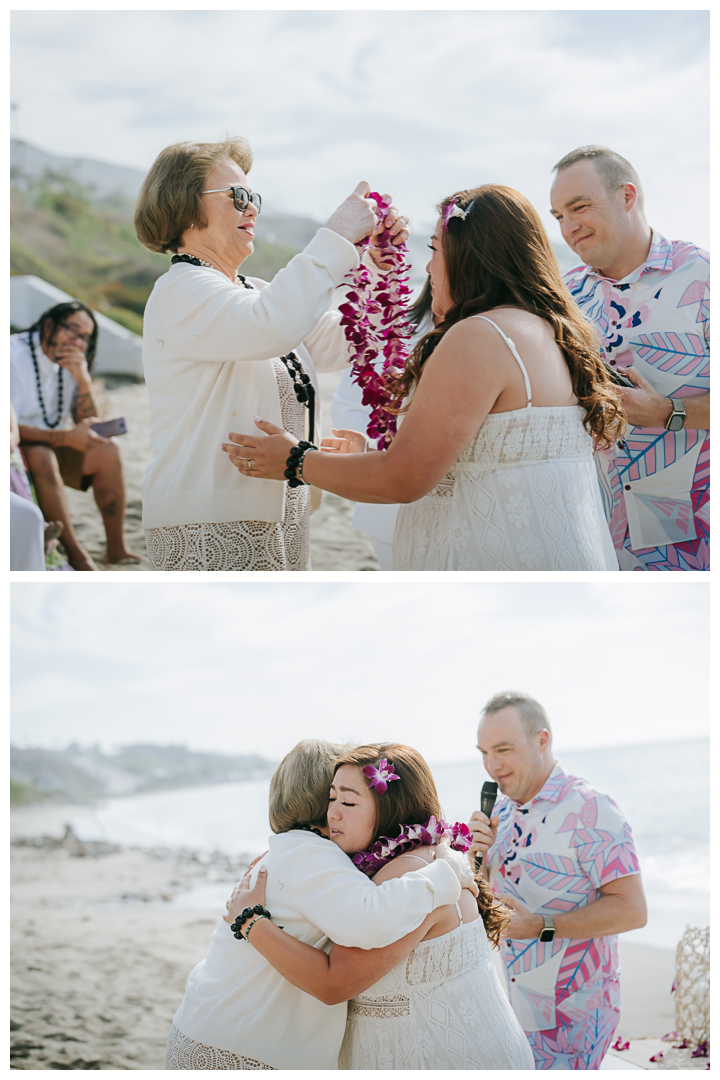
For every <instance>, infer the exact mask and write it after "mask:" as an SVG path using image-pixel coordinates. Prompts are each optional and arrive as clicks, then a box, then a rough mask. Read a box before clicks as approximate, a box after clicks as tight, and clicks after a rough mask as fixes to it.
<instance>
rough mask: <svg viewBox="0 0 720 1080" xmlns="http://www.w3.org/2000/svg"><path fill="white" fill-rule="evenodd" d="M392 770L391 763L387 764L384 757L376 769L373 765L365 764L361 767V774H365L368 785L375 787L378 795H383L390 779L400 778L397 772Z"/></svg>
mask: <svg viewBox="0 0 720 1080" xmlns="http://www.w3.org/2000/svg"><path fill="white" fill-rule="evenodd" d="M392 770H393V767H392V765H388V763H387V761H386V760H385V758H383V759H382V761H381V762H380V764H379V765H378V767H377V769H376V768H375V766H374V765H366V766H365V768H364V769H363V776H367V778H368V780H369V783H368V787H371V788H375V790H376V791H377V793H378V795H384V794H385V792H386V791H387V786H388V784H389V783H390V781H391V780H399V779H400V777H399V776H398V774H397V773H394V772H393V771H392Z"/></svg>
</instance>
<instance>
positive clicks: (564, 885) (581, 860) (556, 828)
mask: <svg viewBox="0 0 720 1080" xmlns="http://www.w3.org/2000/svg"><path fill="white" fill-rule="evenodd" d="M493 814H497V815H498V816H499V818H500V822H499V825H498V833H497V839H496V841H495V843H494V844H493V846H492V847H491V848H490V850H489V852H488V872H489V875H490V883H491V885H492V889H493V892H494V893H495V894H496V895H498V896H500V895H506V896H509V897H511V898H515V899H517V900H519V901H520V902H521V903H523V904H524V905H525V906H526V907H528V908H529V909H530V910H531V911H532V912H533V913H534V914H536V915H557V914H561V913H565V912H568V911H575V910H576V909H577V908H579V907H583V906H584V905H586V904H590V903H592V902H593V901H594V900H597V898H598V897H599V896H600V886H601V885H604V884H606V882H608V881H614V880H615V879H616V878H620V877H626V876H627V875H629V874H638V873H639V872H640V865H639V863H638V859H637V854H636V852H635V846H634V844H633V839H632V833H631V831H630V826H629V825H628V823H627V821H625V819H624V817H623V815H622V813H621V812H620V810H619V809H618V807H617V806H616V805H615V803H614V802H613V800H612V799H611V798H609V797H608V796H607V795H602V794H600V792H598V791H595V789H594V788H592V787H590V785H589V784H588V783H587V782H586V781H585V780H581V779H580V778H579V777H577V776H569V775H568V774H567V773H565V772H564V771H563V769H562V768H561V767H560V766H559V765H556V766H555V768H554V769H553V771H552V772H551V773H550V776H549V777H548V778H547V780H546V781H545V783H544V785H543V787H542V788H541V790H540V791H539V792H538V793H537V795H536V796H535V798H534V799H531V800H530V802H528V803H525V804H524V805H520V804H518V803H516V802H514V801H513V800H512V799H508V798H507V797H506V796H503V795H501V796H500V797H499V799H498V801H497V802H496V804H495V809H494V810H493ZM502 958H503V962H504V964H505V971H506V975H507V980H508V990H509V994H510V1001H511V1004H512V1007H513V1010H514V1012H515V1014H516V1016H517V1018H518V1020H519V1021H520V1024H521V1025H522V1027H523V1030H524V1031H544V1030H547V1029H548V1028H556V1027H560V1026H562V1025H570V1024H575V1023H578V1022H579V1021H581V1020H582V1019H583V1018H584V1017H585V1016H587V1014H588V1013H590V1012H592V1011H593V1010H595V1009H598V1008H601V1007H608V1006H609V1007H610V1008H613V1009H619V1008H620V983H619V979H618V976H619V965H618V956H617V937H615V936H613V937H601V938H592V939H581V938H556V939H555V940H554V941H550V942H541V941H539V940H537V939H535V938H533V939H503V943H502Z"/></svg>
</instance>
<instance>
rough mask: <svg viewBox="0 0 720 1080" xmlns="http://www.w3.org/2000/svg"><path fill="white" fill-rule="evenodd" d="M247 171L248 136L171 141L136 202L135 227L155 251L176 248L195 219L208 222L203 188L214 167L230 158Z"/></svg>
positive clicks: (249, 157)
mask: <svg viewBox="0 0 720 1080" xmlns="http://www.w3.org/2000/svg"><path fill="white" fill-rule="evenodd" d="M228 158H229V159H230V160H231V161H234V162H236V163H237V164H238V165H239V166H240V168H241V169H242V170H243V172H245V173H249V172H250V168H251V166H252V152H251V150H250V146H249V144H248V142H247V141H246V140H245V139H241V138H233V139H225V140H224V141H223V142H216V143H194V142H182V143H176V144H175V145H174V146H168V147H166V148H165V150H163V151H162V152H161V153H160V154H158V156H157V157H156V158H155V161H154V162H153V163H152V166H151V167H150V172H149V173H148V174H147V176H146V177H145V180H144V181H143V186H142V188H141V189H140V194H139V196H138V201H137V206H136V208H135V232H136V233H137V237H138V240H139V241H140V243H141V244H144V246H145V247H146V248H150V250H151V251H159V252H163V253H164V252H166V251H174V252H176V251H177V249H178V247H179V245H180V237H181V236H182V234H183V233H184V232H185V230H186V229H189V228H190V226H191V225H193V224H194V225H195V226H197V227H199V228H204V227H205V225H207V218H206V217H205V209H204V207H203V204H202V198H201V195H202V190H203V188H204V186H205V179H206V177H207V175H208V173H209V172H210V171H211V169H214V168H215V166H216V165H219V164H220V162H221V161H227V159H228Z"/></svg>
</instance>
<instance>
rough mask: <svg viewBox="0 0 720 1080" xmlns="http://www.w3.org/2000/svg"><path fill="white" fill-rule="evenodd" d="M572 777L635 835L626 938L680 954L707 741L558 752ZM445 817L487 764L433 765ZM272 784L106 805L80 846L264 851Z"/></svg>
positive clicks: (697, 883)
mask: <svg viewBox="0 0 720 1080" xmlns="http://www.w3.org/2000/svg"><path fill="white" fill-rule="evenodd" d="M558 760H559V761H560V763H561V764H562V766H563V768H564V769H565V770H566V772H569V773H574V774H575V775H576V776H582V777H584V778H585V779H586V780H588V782H589V783H591V784H592V785H593V786H594V787H596V788H597V789H598V790H599V791H603V792H605V793H606V794H608V795H610V796H611V797H612V798H613V799H614V800H615V802H616V803H617V804H618V806H619V807H620V809H621V810H622V811H623V813H624V815H625V816H626V817H627V819H628V821H629V822H630V825H631V827H632V831H633V837H634V839H635V844H636V847H637V850H638V855H639V858H640V863H641V867H642V874H643V882H644V886H645V892H646V894H647V898H648V911H649V915H648V925H647V926H646V927H644V928H643V929H641V930H633V931H630V932H629V933H628V934H626V935H625V937H626V939H627V940H629V941H635V942H638V943H644V944H647V945H656V946H661V947H665V948H674V947H675V945H676V944H677V942H678V940H679V939H680V937H681V936H682V933H683V930H684V928H685V926H686V925H690V926H704V925H707V924H708V923H709V918H710V885H709V879H710V743H709V740H708V739H694V740H690V741H688V742H677V743H658V744H656V745H648V746H634V747H618V748H603V749H599V750H583V751H570V752H566V753H564V754H558ZM433 775H434V776H435V780H436V783H437V788H438V792H439V794H440V800H441V803H442V806H443V810H444V813H445V817H446V819H448V820H450V821H466V820H467V819H468V818H469V816H470V814H471V813H472V811H473V810H474V809H475V808H476V807H477V806H478V805H479V798H480V788H481V787H482V784H483V782H484V781H485V780H486V779H487V776H486V774H485V771H484V769H483V768H482V765H481V763H480V761H479V760H478V761H477V762H473V761H470V762H461V763H458V764H452V765H438V766H437V767H435V768H433ZM268 784H269V781H268V780H252V781H247V782H245V783H232V784H217V785H214V786H212V787H203V788H190V789H186V790H183V791H170V792H160V793H156V794H152V795H134V796H129V797H126V798H118V799H112V800H108V801H107V802H105V803H103V804H100V805H99V806H97V807H96V808H95V809H93V810H78V811H77V812H75V813H74V814H71V815H70V820H71V823H72V825H73V828H74V829H75V831H76V833H77V835H78V836H80V837H81V838H83V839H87V840H93V839H104V840H109V841H112V842H114V843H122V844H131V845H137V846H143V847H157V846H165V847H172V848H177V847H184V848H189V849H192V850H200V851H213V850H214V851H221V852H225V853H228V854H232V855H238V854H240V853H247V854H248V855H256V854H260V852H262V851H263V850H265V848H266V846H267V845H266V838H267V835H268V833H269V831H270V827H269V824H268V820H267V793H268ZM227 895H228V890H227V883H222V882H215V883H208V885H207V887H203V888H202V889H196V890H193V892H192V894H188V895H187V896H185V897H184V898H183V897H181V898H180V901H179V902H181V903H184V905H185V906H188V907H206V906H208V904H211V905H215V904H217V905H218V906H219V909H222V908H223V907H224V902H225V899H226V898H227Z"/></svg>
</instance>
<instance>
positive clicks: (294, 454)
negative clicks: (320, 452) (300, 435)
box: [284, 439, 317, 488]
mask: <svg viewBox="0 0 720 1080" xmlns="http://www.w3.org/2000/svg"><path fill="white" fill-rule="evenodd" d="M308 450H317V446H314V445H313V444H312V443H309V442H306V440H305V439H302V440H301V441H300V442H299V443H296V444H295V446H293V448H292V450H291V451H290V456H289V457H288V459H287V461H286V462H285V466H286V468H285V473H284V475H285V479H286V480H287V482H288V487H291V488H296V487H301V486H302V485H303V484H304V483H305V481H304V480H303V479H302V470H301V472H300V477H299V478H298V475H297V471H298V466H299V465H300V463H301V461H302V459H303V457H304V456H305V453H306V451H308Z"/></svg>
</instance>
